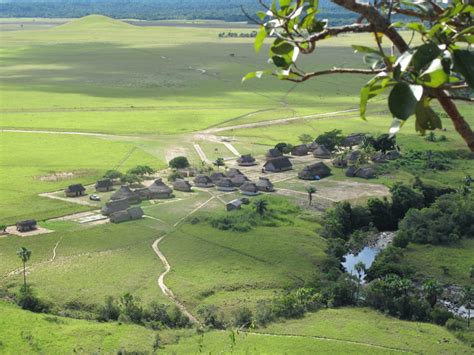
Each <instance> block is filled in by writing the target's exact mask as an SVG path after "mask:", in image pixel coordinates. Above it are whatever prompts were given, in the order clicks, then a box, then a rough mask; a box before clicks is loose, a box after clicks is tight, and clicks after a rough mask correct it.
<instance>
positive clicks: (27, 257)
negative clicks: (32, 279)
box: [16, 247, 31, 290]
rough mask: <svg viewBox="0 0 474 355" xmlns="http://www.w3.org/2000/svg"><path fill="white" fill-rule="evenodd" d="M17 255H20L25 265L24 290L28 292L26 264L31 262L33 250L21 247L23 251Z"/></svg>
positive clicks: (19, 251)
mask: <svg viewBox="0 0 474 355" xmlns="http://www.w3.org/2000/svg"><path fill="white" fill-rule="evenodd" d="M16 255H18V257H19V258H20V259H21V261H22V263H23V288H24V290H26V263H27V262H28V260H30V257H31V250H28V249H26V248H25V247H21V249H20V250H18V251H17V252H16Z"/></svg>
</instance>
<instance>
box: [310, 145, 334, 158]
mask: <svg viewBox="0 0 474 355" xmlns="http://www.w3.org/2000/svg"><path fill="white" fill-rule="evenodd" d="M313 156H314V157H315V158H319V159H330V158H331V151H330V150H329V149H328V148H326V146H325V145H324V144H321V145H318V147H317V148H316V149H314V150H313Z"/></svg>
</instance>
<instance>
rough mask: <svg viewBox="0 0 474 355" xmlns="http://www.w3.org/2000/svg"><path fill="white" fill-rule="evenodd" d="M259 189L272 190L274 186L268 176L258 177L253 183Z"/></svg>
mask: <svg viewBox="0 0 474 355" xmlns="http://www.w3.org/2000/svg"><path fill="white" fill-rule="evenodd" d="M255 185H257V188H258V190H259V191H263V192H273V191H275V188H274V187H273V184H272V182H271V181H270V179H269V178H266V177H259V178H258V181H257V182H256V183H255Z"/></svg>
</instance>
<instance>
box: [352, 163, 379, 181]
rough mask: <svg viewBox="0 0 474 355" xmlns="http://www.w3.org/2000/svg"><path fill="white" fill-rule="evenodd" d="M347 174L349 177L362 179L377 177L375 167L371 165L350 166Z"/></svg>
mask: <svg viewBox="0 0 474 355" xmlns="http://www.w3.org/2000/svg"><path fill="white" fill-rule="evenodd" d="M346 176H348V177H360V178H362V179H373V178H375V177H376V172H375V169H374V168H372V167H371V166H362V167H360V168H357V167H355V166H350V167H349V168H348V169H347V170H346Z"/></svg>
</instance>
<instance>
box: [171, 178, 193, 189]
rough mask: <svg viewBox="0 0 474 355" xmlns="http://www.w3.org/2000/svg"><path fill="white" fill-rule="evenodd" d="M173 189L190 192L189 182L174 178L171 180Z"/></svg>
mask: <svg viewBox="0 0 474 355" xmlns="http://www.w3.org/2000/svg"><path fill="white" fill-rule="evenodd" d="M173 189H175V190H176V191H182V192H191V184H190V183H189V181H186V180H183V179H176V180H175V181H174V182H173Z"/></svg>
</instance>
